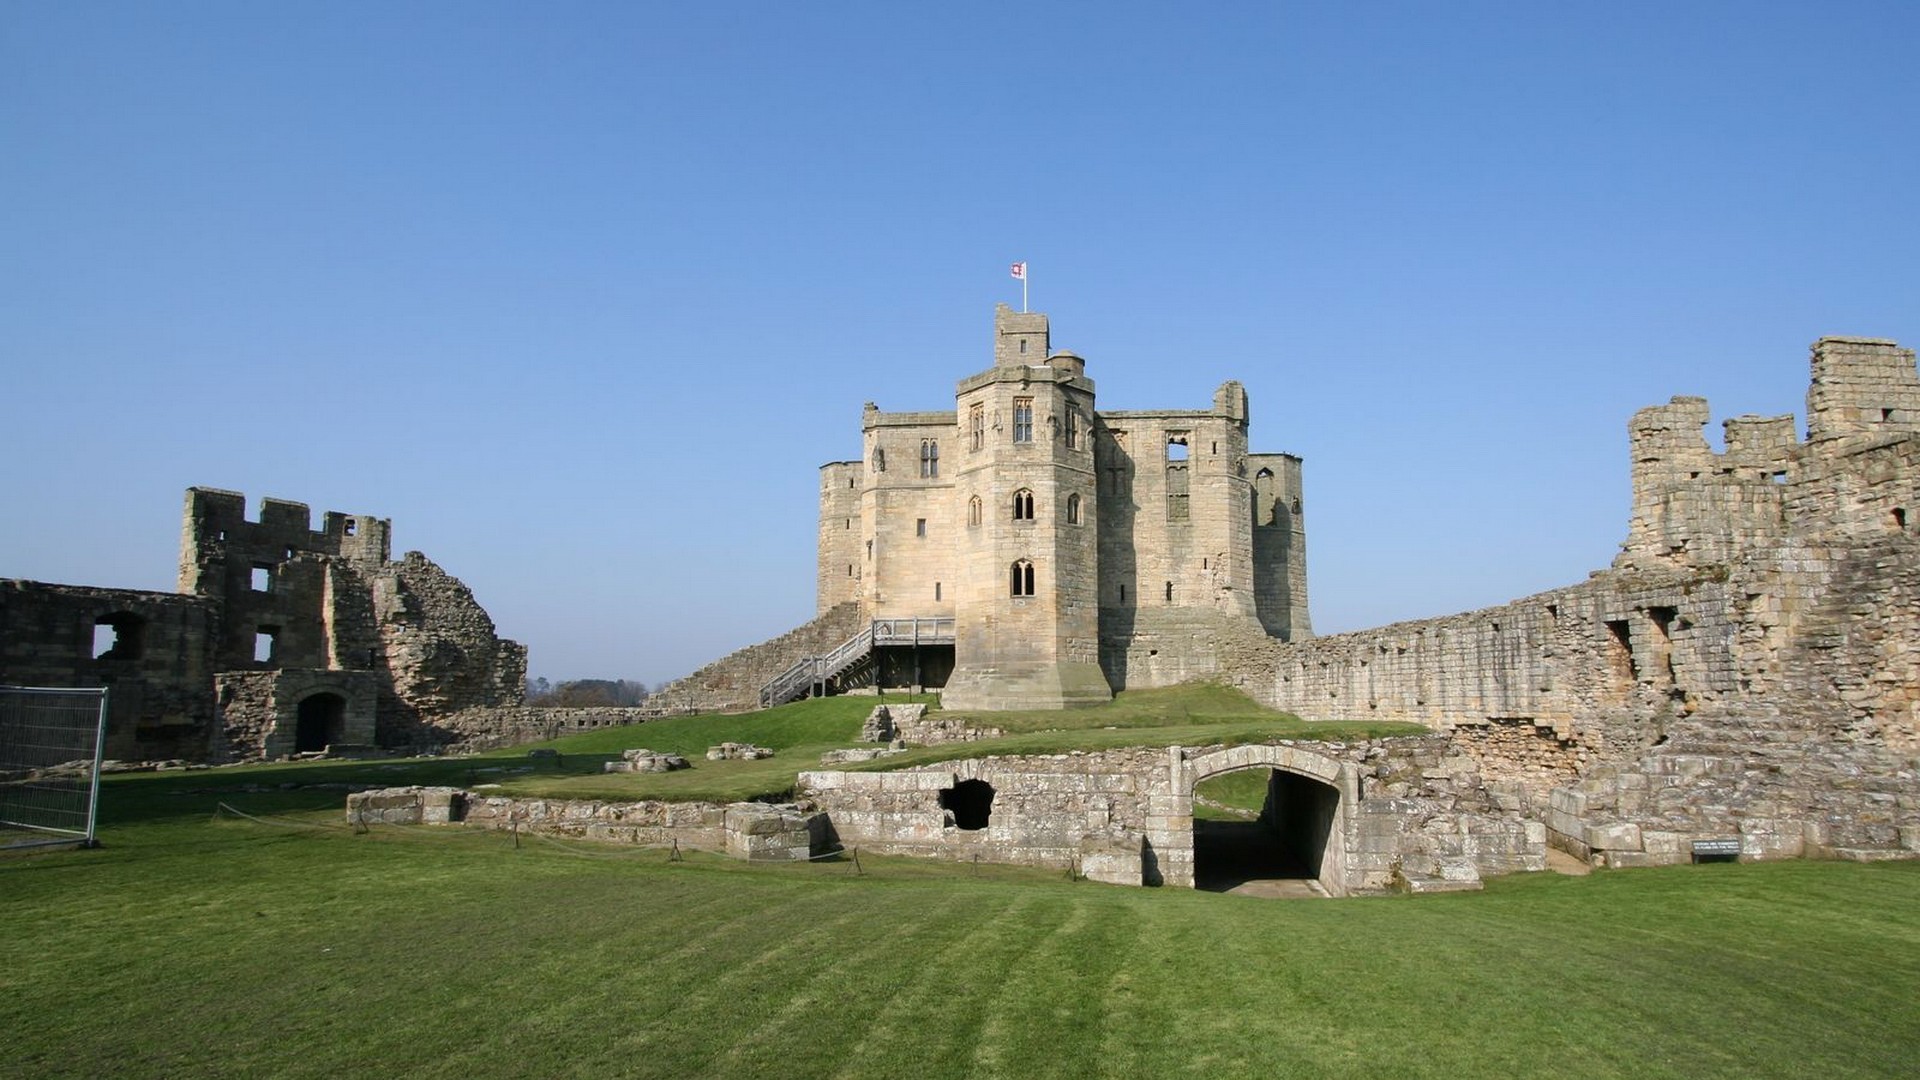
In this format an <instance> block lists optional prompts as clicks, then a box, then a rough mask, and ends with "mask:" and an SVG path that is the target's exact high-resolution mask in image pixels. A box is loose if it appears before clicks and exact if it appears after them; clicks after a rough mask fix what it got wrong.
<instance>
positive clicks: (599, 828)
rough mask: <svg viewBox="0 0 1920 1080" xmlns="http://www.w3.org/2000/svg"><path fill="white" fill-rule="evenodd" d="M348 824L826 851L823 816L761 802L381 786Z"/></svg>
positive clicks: (357, 800) (740, 855)
mask: <svg viewBox="0 0 1920 1080" xmlns="http://www.w3.org/2000/svg"><path fill="white" fill-rule="evenodd" d="M347 820H348V821H351V822H369V823H373V822H377V823H383V824H388V825H446V824H463V825H468V826H472V827H475V828H483V829H494V830H499V831H507V830H525V831H528V832H534V833H543V834H546V835H550V836H561V837H571V838H575V839H581V840H599V841H605V842H609V843H619V844H637V845H642V846H649V847H665V846H668V845H671V844H678V845H679V846H681V847H683V848H692V849H695V850H700V851H710V852H714V853H724V854H727V855H731V856H733V857H734V858H737V859H747V860H751V861H755V862H760V861H794V860H804V859H807V858H810V857H811V856H813V855H817V854H824V853H825V852H827V851H828V850H831V849H830V847H829V845H828V843H827V840H828V829H827V826H826V821H825V819H824V817H823V816H822V815H819V814H813V813H808V812H805V811H803V810H801V809H799V808H798V807H795V806H776V805H772V804H768V803H730V804H721V803H692V802H659V801H655V800H647V801H643V802H632V803H606V802H595V801H590V800H578V799H515V798H509V797H505V796H498V795H481V794H478V793H475V792H471V791H463V790H460V789H458V788H450V787H404V788H382V789H379V790H376V791H362V792H355V793H354V794H352V795H349V796H347Z"/></svg>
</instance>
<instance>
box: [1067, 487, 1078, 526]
mask: <svg viewBox="0 0 1920 1080" xmlns="http://www.w3.org/2000/svg"><path fill="white" fill-rule="evenodd" d="M1067 524H1069V525H1078V524H1080V496H1079V495H1077V494H1075V495H1069V496H1067Z"/></svg>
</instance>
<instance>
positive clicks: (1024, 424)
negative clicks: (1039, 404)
mask: <svg viewBox="0 0 1920 1080" xmlns="http://www.w3.org/2000/svg"><path fill="white" fill-rule="evenodd" d="M1013 441H1014V442H1017V443H1030V442H1032V441H1033V399H1032V398H1030V397H1017V398H1014V399H1013Z"/></svg>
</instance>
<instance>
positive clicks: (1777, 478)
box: [1770, 472, 1787, 484]
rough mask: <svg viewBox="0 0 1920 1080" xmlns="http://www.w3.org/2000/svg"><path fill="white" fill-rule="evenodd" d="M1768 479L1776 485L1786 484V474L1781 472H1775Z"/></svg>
mask: <svg viewBox="0 0 1920 1080" xmlns="http://www.w3.org/2000/svg"><path fill="white" fill-rule="evenodd" d="M1770 479H1771V480H1772V481H1773V482H1774V483H1776V484H1784V483H1786V482H1787V474H1786V473H1783V472H1777V473H1774V474H1773V476H1772V477H1770Z"/></svg>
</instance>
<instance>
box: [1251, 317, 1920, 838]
mask: <svg viewBox="0 0 1920 1080" xmlns="http://www.w3.org/2000/svg"><path fill="white" fill-rule="evenodd" d="M1808 400H1809V406H1810V409H1811V417H1810V425H1809V432H1810V437H1809V439H1808V441H1807V442H1805V443H1800V442H1797V441H1796V440H1795V438H1794V433H1793V426H1792V420H1791V418H1790V417H1769V418H1762V417H1738V418H1735V419H1733V420H1729V421H1727V423H1726V425H1725V433H1726V437H1725V446H1726V449H1725V450H1724V452H1721V453H1715V452H1713V451H1712V450H1711V449H1710V448H1709V447H1708V446H1707V444H1706V441H1705V439H1704V437H1703V435H1702V433H1701V430H1700V429H1701V427H1702V425H1704V424H1705V422H1706V420H1707V416H1708V414H1707V408H1706V403H1705V402H1704V401H1703V400H1701V399H1698V398H1684V397H1683V398H1675V399H1674V400H1673V401H1672V402H1671V403H1669V404H1667V405H1663V406H1657V407H1654V408H1651V409H1644V410H1641V411H1640V412H1639V413H1637V414H1635V416H1634V418H1633V421H1632V423H1631V424H1630V426H1629V441H1630V446H1631V455H1632V468H1633V478H1634V501H1633V512H1632V516H1631V519H1630V523H1629V527H1628V535H1627V539H1626V542H1625V543H1624V544H1623V546H1622V551H1621V554H1620V556H1619V558H1618V559H1616V560H1615V563H1614V566H1613V567H1612V568H1611V569H1609V570H1606V571H1602V572H1599V573H1596V574H1595V575H1594V576H1593V577H1592V578H1591V579H1589V580H1588V581H1587V582H1585V583H1583V584H1581V585H1577V586H1573V587H1570V588H1567V589H1561V590H1556V591H1554V592H1549V593H1542V594H1540V595H1537V596H1532V597H1527V598H1525V599H1522V600H1518V601H1514V602H1513V603H1511V604H1507V605H1503V606H1501V607H1497V608H1488V609H1485V610H1482V611H1477V612H1470V613H1467V614H1464V615H1455V616H1448V617H1446V618H1441V619H1430V620H1422V621H1418V622H1410V623H1402V624H1397V625H1394V626H1388V627H1383V628H1380V629H1376V630H1369V631H1363V632H1360V633H1355V634H1342V635H1337V636H1335V637H1330V638H1320V639H1316V640H1314V641H1311V642H1306V643H1297V644H1278V643H1271V644H1270V643H1261V642H1244V643H1243V642H1235V643H1234V647H1235V648H1236V649H1241V648H1242V647H1243V646H1244V651H1242V652H1240V654H1239V656H1238V657H1237V658H1236V659H1235V660H1233V661H1232V662H1230V663H1227V664H1225V665H1224V666H1225V668H1226V670H1227V671H1228V672H1230V675H1229V678H1230V680H1231V681H1233V682H1234V683H1235V684H1236V685H1239V686H1241V687H1243V688H1244V689H1246V690H1247V691H1248V692H1249V693H1250V694H1252V695H1253V696H1254V697H1256V698H1257V699H1259V700H1261V701H1263V702H1265V703H1267V704H1270V705H1274V706H1277V707H1280V708H1285V709H1290V710H1292V711H1295V712H1298V713H1300V714H1301V715H1303V716H1307V717H1312V718H1329V719H1331V718H1340V719H1362V718H1378V719H1396V720H1410V721H1414V722H1417V723H1421V724H1425V725H1427V726H1429V727H1433V728H1436V729H1440V730H1445V731H1451V732H1453V733H1454V737H1455V742H1456V745H1457V746H1458V747H1459V748H1460V749H1461V751H1462V752H1463V753H1466V754H1469V755H1471V756H1473V757H1474V758H1475V760H1477V761H1479V762H1480V763H1481V767H1482V769H1483V770H1484V771H1485V772H1486V773H1487V774H1488V775H1495V776H1501V777H1505V778H1510V779H1512V780H1513V781H1515V782H1517V783H1519V784H1520V785H1521V786H1522V788H1523V789H1524V796H1525V798H1526V800H1527V801H1528V803H1529V805H1530V806H1532V807H1533V808H1534V809H1535V810H1537V811H1540V812H1542V813H1543V814H1546V820H1547V821H1548V823H1549V824H1550V825H1552V835H1553V838H1554V842H1555V843H1556V844H1557V845H1558V846H1561V847H1564V848H1566V849H1567V850H1569V851H1573V852H1575V853H1576V854H1580V855H1583V856H1585V857H1589V858H1592V859H1594V860H1595V861H1597V862H1601V863H1604V864H1608V865H1639V864H1644V863H1646V862H1661V861H1667V862H1671V861H1684V860H1685V859H1686V858H1688V857H1690V842H1691V841H1692V840H1698V839H1714V838H1728V837H1737V838H1740V839H1741V840H1742V842H1743V845H1744V849H1745V851H1746V853H1747V854H1748V855H1749V856H1752V857H1769V856H1779V855H1794V854H1801V853H1830V852H1835V851H1845V852H1856V853H1858V852H1876V851H1877V852H1882V853H1894V854H1898V853H1903V852H1911V851H1912V850H1914V843H1915V841H1914V835H1915V834H1914V833H1913V828H1914V826H1915V824H1916V821H1915V818H1914V813H1915V811H1914V807H1915V806H1916V805H1920V785H1917V783H1916V779H1915V777H1916V773H1915V770H1914V755H1915V753H1916V752H1917V751H1920V717H1917V716H1916V710H1920V528H1916V526H1920V522H1913V521H1912V520H1911V518H1912V513H1911V512H1912V511H1913V509H1914V508H1915V507H1917V506H1920V438H1916V435H1920V412H1916V411H1915V410H1916V404H1920V376H1917V375H1916V372H1915V369H1914V356H1913V353H1912V352H1911V351H1909V350H1903V349H1900V348H1898V347H1897V346H1895V345H1893V344H1892V343H1891V342H1884V341H1877V340H1872V339H1857V338H1828V339H1822V340H1821V341H1820V342H1818V343H1816V345H1815V346H1814V349H1813V356H1812V388H1811V390H1810V391H1809V395H1808ZM1529 732H1530V734H1529Z"/></svg>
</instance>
